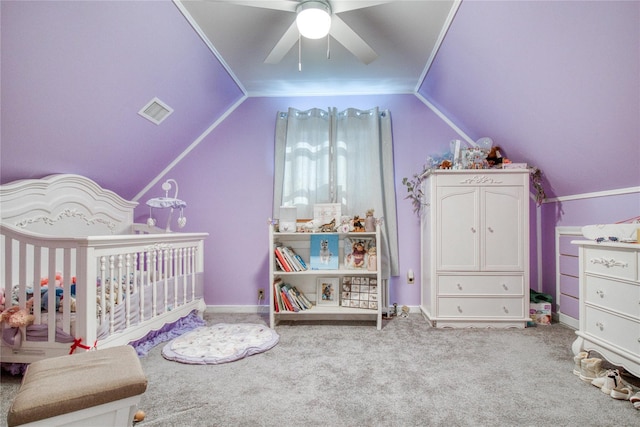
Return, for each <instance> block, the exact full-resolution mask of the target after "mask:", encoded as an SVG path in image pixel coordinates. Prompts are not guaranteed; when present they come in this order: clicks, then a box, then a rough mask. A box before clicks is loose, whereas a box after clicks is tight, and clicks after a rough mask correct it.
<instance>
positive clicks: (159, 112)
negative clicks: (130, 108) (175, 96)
mask: <svg viewBox="0 0 640 427" xmlns="http://www.w3.org/2000/svg"><path fill="white" fill-rule="evenodd" d="M171 113H173V108H171V107H169V106H168V105H167V104H165V103H164V102H162V101H160V100H159V99H158V98H153V99H152V100H151V101H149V103H148V104H147V105H145V106H144V107H142V110H140V111H138V114H140V115H141V116H142V117H144V118H145V119H147V120H149V121H151V122H153V123H155V124H157V125H159V124H160V123H162V121H163V120H164V119H166V118H167V117H169V115H170V114H171Z"/></svg>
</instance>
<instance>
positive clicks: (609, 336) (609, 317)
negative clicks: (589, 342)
mask: <svg viewBox="0 0 640 427" xmlns="http://www.w3.org/2000/svg"><path fill="white" fill-rule="evenodd" d="M585 332H586V333H587V334H589V335H592V336H594V337H596V338H598V339H599V340H602V341H606V342H608V343H610V344H613V345H615V346H617V347H621V348H623V349H624V350H626V351H628V352H630V353H633V354H636V355H637V354H640V323H639V322H636V321H633V320H630V319H626V318H624V317H618V316H616V315H614V314H611V313H607V312H605V311H600V310H598V309H597V308H594V307H588V306H587V307H586V310H585Z"/></svg>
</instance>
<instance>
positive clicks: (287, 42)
mask: <svg viewBox="0 0 640 427" xmlns="http://www.w3.org/2000/svg"><path fill="white" fill-rule="evenodd" d="M297 41H298V26H297V25H296V21H295V20H294V21H293V23H292V24H291V26H289V28H288V29H287V31H286V32H285V33H284V35H283V36H282V37H281V38H280V40H278V43H276V45H275V46H274V47H273V49H271V52H269V55H267V58H266V59H265V60H264V63H265V64H277V63H278V62H280V61H281V60H282V58H284V56H285V55H286V54H287V53H288V52H289V51H290V50H291V48H292V47H293V45H295V44H296V42H297Z"/></svg>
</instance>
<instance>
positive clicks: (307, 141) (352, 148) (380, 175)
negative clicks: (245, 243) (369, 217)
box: [273, 108, 398, 277]
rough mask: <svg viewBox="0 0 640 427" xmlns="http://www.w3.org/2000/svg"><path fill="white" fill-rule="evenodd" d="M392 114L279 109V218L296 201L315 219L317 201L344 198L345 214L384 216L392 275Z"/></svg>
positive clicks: (385, 253) (301, 212) (301, 213)
mask: <svg viewBox="0 0 640 427" xmlns="http://www.w3.org/2000/svg"><path fill="white" fill-rule="evenodd" d="M395 200H396V198H395V185H394V173H393V143H392V135H391V116H390V114H389V112H388V111H382V112H380V111H379V110H378V108H373V109H371V110H357V109H354V108H350V109H347V110H345V111H342V112H337V111H336V109H335V108H330V109H328V110H322V109H318V108H314V109H311V110H307V111H299V110H296V109H293V108H290V109H289V111H288V112H286V113H285V112H280V113H278V116H277V122H276V155H275V181H274V205H273V207H274V217H277V216H278V209H279V207H280V206H296V207H297V211H298V218H312V217H313V205H314V204H316V203H340V204H341V206H342V208H341V209H342V213H343V215H348V216H351V217H353V216H354V215H360V216H362V217H364V215H365V213H366V211H367V210H368V209H374V210H375V216H376V217H378V218H379V217H383V218H384V220H383V223H382V236H383V240H384V241H383V242H381V243H382V244H379V246H380V247H379V250H380V249H381V250H382V251H381V256H382V261H383V275H385V267H386V270H387V273H388V274H386V275H385V277H388V276H389V275H393V276H395V275H398V261H397V259H398V257H397V253H398V245H397V226H396V212H395Z"/></svg>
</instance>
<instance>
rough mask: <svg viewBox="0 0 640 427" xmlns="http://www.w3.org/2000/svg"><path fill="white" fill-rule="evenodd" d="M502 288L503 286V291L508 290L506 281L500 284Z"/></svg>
mask: <svg viewBox="0 0 640 427" xmlns="http://www.w3.org/2000/svg"><path fill="white" fill-rule="evenodd" d="M502 288H503V289H504V290H505V291H508V290H509V287H508V286H507V284H506V283H503V284H502Z"/></svg>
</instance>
